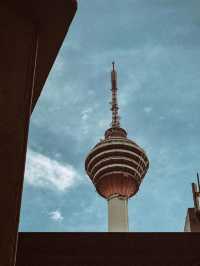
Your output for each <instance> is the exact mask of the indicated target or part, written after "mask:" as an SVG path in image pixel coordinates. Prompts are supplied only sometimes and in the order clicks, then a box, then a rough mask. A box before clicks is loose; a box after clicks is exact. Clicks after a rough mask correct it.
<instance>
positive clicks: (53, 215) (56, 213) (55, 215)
mask: <svg viewBox="0 0 200 266" xmlns="http://www.w3.org/2000/svg"><path fill="white" fill-rule="evenodd" d="M49 217H50V218H51V219H52V220H53V221H56V222H61V221H62V220H63V219H64V217H63V216H62V213H61V212H60V211H59V210H55V211H52V212H49Z"/></svg>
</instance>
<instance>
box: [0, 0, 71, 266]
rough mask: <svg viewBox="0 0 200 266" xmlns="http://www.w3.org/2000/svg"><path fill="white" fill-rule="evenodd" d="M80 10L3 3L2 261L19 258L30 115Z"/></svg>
mask: <svg viewBox="0 0 200 266" xmlns="http://www.w3.org/2000/svg"><path fill="white" fill-rule="evenodd" d="M65 7H66V8H65ZM75 11H76V2H74V1H62V0H60V1H56V2H55V1H51V0H49V1H47V0H43V1H39V0H38V1H16V2H15V1H5V2H4V1H2V2H1V3H0V36H1V41H0V59H1V61H0V62H1V63H0V75H1V78H0V169H1V178H0V207H1V219H0V265H1V266H13V265H14V262H15V251H16V241H17V231H18V224H19V215H20V205H21V195H22V189H23V176H24V166H25V157H26V147H27V139H28V128H29V119H30V114H31V112H32V109H33V107H34V106H35V104H36V101H37V99H38V97H39V95H40V92H41V90H42V87H43V85H44V83H45V80H46V78H47V76H48V73H49V71H50V69H51V67H52V64H53V62H54V60H55V58H56V55H57V53H58V50H59V48H60V46H61V44H62V41H63V39H64V37H65V34H66V32H67V30H68V27H69V25H70V23H71V20H72V18H73V16H74V14H75ZM53 24H54V25H53Z"/></svg>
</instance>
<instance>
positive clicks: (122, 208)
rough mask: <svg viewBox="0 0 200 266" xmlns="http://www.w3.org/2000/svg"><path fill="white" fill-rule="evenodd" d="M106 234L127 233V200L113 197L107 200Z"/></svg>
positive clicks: (117, 196)
mask: <svg viewBox="0 0 200 266" xmlns="http://www.w3.org/2000/svg"><path fill="white" fill-rule="evenodd" d="M108 232H128V199H127V198H125V197H121V196H119V195H113V196H111V197H110V198H109V199H108Z"/></svg>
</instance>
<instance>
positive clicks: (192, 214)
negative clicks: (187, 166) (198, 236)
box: [184, 173, 200, 232]
mask: <svg viewBox="0 0 200 266" xmlns="http://www.w3.org/2000/svg"><path fill="white" fill-rule="evenodd" d="M192 193H193V201H194V207H193V208H189V209H188V211H187V216H186V220H185V228H184V231H185V232H200V182H199V174H198V173H197V184H195V183H192Z"/></svg>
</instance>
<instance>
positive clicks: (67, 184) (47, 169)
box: [25, 149, 80, 192]
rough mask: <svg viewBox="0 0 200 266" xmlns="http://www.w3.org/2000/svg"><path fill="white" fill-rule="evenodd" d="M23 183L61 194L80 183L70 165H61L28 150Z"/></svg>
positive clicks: (78, 177) (77, 175) (76, 173)
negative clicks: (53, 190)
mask: <svg viewBox="0 0 200 266" xmlns="http://www.w3.org/2000/svg"><path fill="white" fill-rule="evenodd" d="M25 181H26V183H27V184H29V185H31V186H34V187H44V188H48V189H55V190H57V191H60V192H63V191H65V190H67V189H70V188H71V187H73V186H74V185H75V184H76V183H77V182H78V183H79V182H80V176H79V174H78V172H77V171H76V170H75V169H74V167H73V166H72V165H69V164H62V163H60V162H58V161H56V160H53V159H51V158H49V157H47V156H45V155H43V154H41V153H38V152H35V151H33V150H31V149H28V153H27V160H26V170H25Z"/></svg>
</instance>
